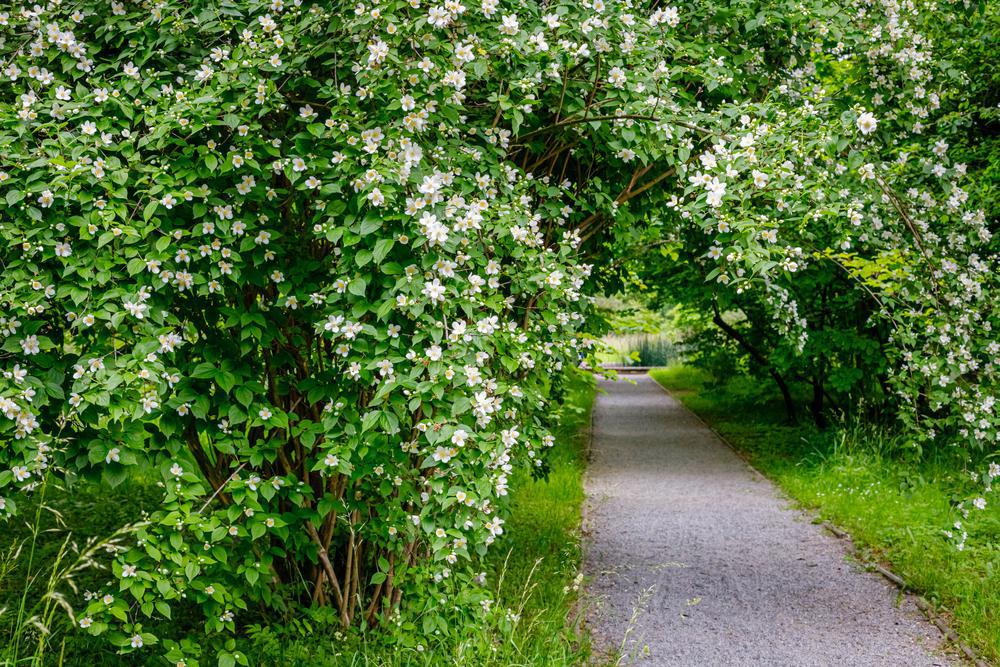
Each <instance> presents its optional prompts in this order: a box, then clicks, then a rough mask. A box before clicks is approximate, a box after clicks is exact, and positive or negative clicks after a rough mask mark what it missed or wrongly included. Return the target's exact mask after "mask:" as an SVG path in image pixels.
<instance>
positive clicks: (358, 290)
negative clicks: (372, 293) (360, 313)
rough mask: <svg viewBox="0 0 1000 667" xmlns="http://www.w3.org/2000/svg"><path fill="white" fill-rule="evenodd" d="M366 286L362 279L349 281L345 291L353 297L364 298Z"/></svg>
mask: <svg viewBox="0 0 1000 667" xmlns="http://www.w3.org/2000/svg"><path fill="white" fill-rule="evenodd" d="M367 286H368V283H367V281H365V279H364V278H355V279H354V280H352V281H351V284H350V285H348V286H347V291H348V292H350V293H351V294H353V295H355V296H364V295H365V287H367Z"/></svg>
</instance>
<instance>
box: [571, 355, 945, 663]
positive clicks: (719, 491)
mask: <svg viewBox="0 0 1000 667" xmlns="http://www.w3.org/2000/svg"><path fill="white" fill-rule="evenodd" d="M632 379H634V380H635V383H634V384H632V383H631V382H630V380H632ZM599 387H600V389H601V390H603V391H604V392H606V393H600V394H599V395H598V398H597V404H596V406H595V410H594V433H593V446H592V453H591V463H590V467H589V470H588V472H587V481H586V490H587V496H588V498H587V505H586V509H585V513H586V514H585V522H584V530H585V531H586V533H585V534H586V539H585V545H586V556H585V562H584V568H585V572H586V574H587V575H588V577H589V578H590V579H589V580H590V585H589V586H590V587H589V602H590V608H589V610H588V614H587V618H588V624H589V627H590V628H591V630H592V632H593V635H594V640H595V644H596V646H597V648H598V649H599V650H604V651H617V650H619V649H622V652H623V656H624V658H623V660H622V663H621V664H631V662H630V660H633V659H634V660H635V664H641V665H684V666H685V667H689V666H699V665H711V666H715V665H718V666H723V665H760V666H773V665H775V666H776V665H788V666H795V667H807V666H813V665H816V666H819V665H831V666H832V665H836V666H844V665H858V666H861V665H864V666H866V667H868V666H874V665H885V666H891V667H903V666H906V667H923V666H930V665H947V664H951V662H950V661H949V659H948V658H946V657H944V656H943V654H942V653H941V651H940V647H939V644H940V634H939V633H938V631H937V630H936V629H935V628H933V626H931V625H930V624H929V623H928V622H927V621H926V620H925V619H924V618H923V616H921V614H920V612H919V611H918V610H917V609H916V607H915V606H914V605H913V603H912V602H910V601H909V600H908V599H906V598H902V599H901V600H900V599H898V598H899V596H898V595H897V592H896V589H894V588H892V587H891V586H890V585H889V584H888V583H887V582H885V581H884V580H883V579H881V578H880V577H878V576H877V575H874V574H870V573H867V572H864V571H863V570H861V569H860V568H859V567H858V566H856V565H854V564H853V563H851V562H849V561H848V560H846V550H845V549H846V548H845V546H844V544H843V543H841V542H840V541H838V540H837V539H836V538H834V537H832V536H829V535H828V534H827V533H826V532H825V531H824V530H823V529H822V528H821V527H820V526H816V525H813V524H812V523H810V522H809V520H808V517H806V516H805V515H804V514H803V513H801V512H798V511H795V510H793V509H790V508H789V503H788V501H787V500H785V499H783V498H782V497H781V496H779V494H778V492H777V491H776V489H775V488H774V487H773V486H772V485H771V484H770V482H768V481H766V480H764V479H762V478H761V477H760V476H759V475H757V474H756V473H755V472H753V471H752V470H751V469H750V468H749V467H747V466H746V464H744V463H743V461H742V460H741V459H740V458H739V457H738V456H737V455H736V454H734V453H733V452H732V450H730V449H729V448H728V447H727V446H726V445H725V443H723V442H722V441H720V440H719V439H718V438H717V437H716V436H715V434H713V433H712V431H710V430H709V429H708V427H706V426H705V425H704V424H703V423H702V422H701V421H700V420H699V419H698V418H697V417H695V416H694V415H693V414H692V413H690V412H688V411H687V409H685V408H684V407H682V406H681V405H680V403H678V402H677V401H676V400H675V399H673V398H672V397H670V396H668V395H667V394H666V393H665V392H664V391H663V390H662V389H660V387H659V386H658V385H657V384H656V383H655V382H654V381H653V380H652V379H651V378H649V377H648V376H645V375H643V376H634V377H625V378H624V379H623V380H622V381H619V382H607V381H602V382H600V384H599Z"/></svg>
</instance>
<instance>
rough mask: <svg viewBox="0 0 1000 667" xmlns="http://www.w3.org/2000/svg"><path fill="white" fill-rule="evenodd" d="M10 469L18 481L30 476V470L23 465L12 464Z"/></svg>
mask: <svg viewBox="0 0 1000 667" xmlns="http://www.w3.org/2000/svg"><path fill="white" fill-rule="evenodd" d="M10 471H11V472H12V473H14V480H15V481H18V482H23V481H24V480H26V479H28V478H29V477H31V471H30V470H28V468H27V467H25V466H14V467H13V468H11V469H10Z"/></svg>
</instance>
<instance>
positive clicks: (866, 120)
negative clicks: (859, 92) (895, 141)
mask: <svg viewBox="0 0 1000 667" xmlns="http://www.w3.org/2000/svg"><path fill="white" fill-rule="evenodd" d="M857 126H858V130H860V131H861V134H865V135H868V134H871V133H872V132H874V131H875V130H876V128H878V121H877V120H875V114H873V113H871V112H870V111H866V112H864V113H863V114H861V115H860V116H858V120H857Z"/></svg>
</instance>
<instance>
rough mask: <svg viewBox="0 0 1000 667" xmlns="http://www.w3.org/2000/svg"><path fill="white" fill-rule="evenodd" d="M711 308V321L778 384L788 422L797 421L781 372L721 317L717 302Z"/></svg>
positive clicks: (792, 402) (793, 405) (790, 395)
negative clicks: (712, 314) (712, 311)
mask: <svg viewBox="0 0 1000 667" xmlns="http://www.w3.org/2000/svg"><path fill="white" fill-rule="evenodd" d="M712 308H713V310H714V311H715V315H714V316H713V317H712V322H714V323H715V326H717V327H719V328H720V329H721V330H722V331H723V332H724V333H725V334H726V335H727V336H729V337H730V338H731V339H733V340H734V341H736V342H737V343H739V344H740V346H741V347H742V348H743V349H744V350H746V351H747V354H749V355H750V356H751V357H752V358H753V360H754V361H756V362H757V363H758V364H760V365H761V366H763V367H764V369H765V370H766V371H767V373H768V375H770V376H771V379H772V380H774V383H775V384H776V385H778V390H779V391H780V392H781V398H782V400H783V401H784V402H785V414H786V415H787V418H788V421H789V423H792V424H794V423H795V422H796V421H797V417H796V414H795V401H793V400H792V392H791V391H790V390H789V389H788V383H786V382H785V379H784V378H783V377H781V373H779V372H778V371H777V370H776V369H775V368H774V366H772V365H771V362H770V361H768V359H767V357H765V356H764V355H763V354H762V353H761V352H760V350H758V349H757V348H755V347H754V346H753V345H751V344H750V341H748V340H747V339H746V337H745V336H743V334H741V333H740V332H739V331H737V330H736V329H735V328H734V327H733V326H732V325H730V324H729V323H728V322H726V321H725V320H724V319H722V314H721V313H720V312H719V306H718V304H716V303H713V304H712Z"/></svg>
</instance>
